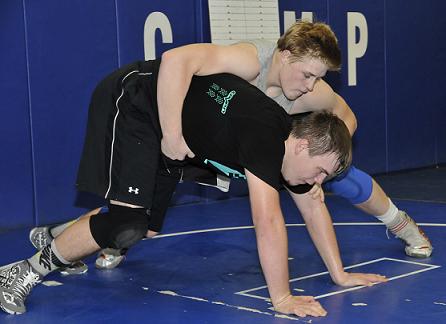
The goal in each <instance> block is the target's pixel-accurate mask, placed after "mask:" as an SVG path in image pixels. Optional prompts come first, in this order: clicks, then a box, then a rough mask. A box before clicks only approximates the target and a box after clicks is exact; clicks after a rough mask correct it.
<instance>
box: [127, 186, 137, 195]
mask: <svg viewBox="0 0 446 324" xmlns="http://www.w3.org/2000/svg"><path fill="white" fill-rule="evenodd" d="M129 192H130V193H132V192H133V193H134V194H135V195H137V194H139V188H135V189H133V188H132V187H129Z"/></svg>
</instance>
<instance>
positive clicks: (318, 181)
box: [314, 173, 327, 184]
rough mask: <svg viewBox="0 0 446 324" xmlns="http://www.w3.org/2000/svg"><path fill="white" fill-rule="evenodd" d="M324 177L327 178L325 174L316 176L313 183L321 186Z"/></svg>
mask: <svg viewBox="0 0 446 324" xmlns="http://www.w3.org/2000/svg"><path fill="white" fill-rule="evenodd" d="M326 177H327V175H326V174H325V173H321V174H319V175H318V176H316V178H314V182H316V183H318V184H322V182H324V180H325V178H326Z"/></svg>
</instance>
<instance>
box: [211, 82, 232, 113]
mask: <svg viewBox="0 0 446 324" xmlns="http://www.w3.org/2000/svg"><path fill="white" fill-rule="evenodd" d="M206 93H207V94H208V96H209V97H211V98H214V100H215V101H216V102H217V103H218V104H219V105H221V113H222V114H223V115H224V114H226V110H227V109H228V106H229V101H230V100H231V99H232V98H233V97H234V96H235V94H236V92H235V90H232V91H230V92H229V93H228V91H227V90H226V89H223V88H222V87H220V86H219V85H218V84H215V83H212V85H211V86H210V87H209V90H208V92H206Z"/></svg>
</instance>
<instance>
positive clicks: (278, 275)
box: [245, 170, 326, 316]
mask: <svg viewBox="0 0 446 324" xmlns="http://www.w3.org/2000/svg"><path fill="white" fill-rule="evenodd" d="M245 174H246V176H247V180H248V188H249V197H250V202H251V212H252V219H253V223H254V227H255V231H256V238H257V249H258V252H259V258H260V264H261V265H262V269H263V273H264V275H265V279H266V283H267V285H268V290H269V294H270V296H271V300H272V303H273V305H274V308H275V309H276V310H277V311H279V312H283V313H287V314H290V313H292V314H296V315H299V316H305V315H313V316H325V314H326V312H325V310H323V308H322V307H321V306H320V304H319V303H318V302H316V301H315V300H314V299H312V298H311V297H300V298H299V297H294V296H292V295H291V292H290V287H289V273H288V240H287V233H286V228H285V222H284V219H283V215H282V211H281V209H280V203H279V193H278V192H277V190H275V189H274V188H272V187H271V186H270V185H268V184H266V183H265V182H264V181H262V180H261V179H259V178H257V177H256V176H255V175H253V174H252V173H250V172H249V171H248V170H245Z"/></svg>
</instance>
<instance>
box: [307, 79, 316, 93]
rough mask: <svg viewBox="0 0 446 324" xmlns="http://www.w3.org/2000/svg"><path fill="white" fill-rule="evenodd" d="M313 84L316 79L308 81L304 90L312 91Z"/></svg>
mask: <svg viewBox="0 0 446 324" xmlns="http://www.w3.org/2000/svg"><path fill="white" fill-rule="evenodd" d="M315 83H316V78H312V79H310V80H308V82H307V86H306V88H307V90H308V91H309V92H311V91H313V89H314V84H315Z"/></svg>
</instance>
